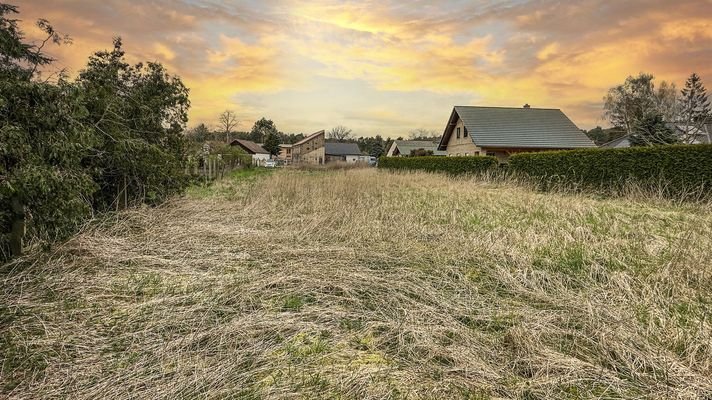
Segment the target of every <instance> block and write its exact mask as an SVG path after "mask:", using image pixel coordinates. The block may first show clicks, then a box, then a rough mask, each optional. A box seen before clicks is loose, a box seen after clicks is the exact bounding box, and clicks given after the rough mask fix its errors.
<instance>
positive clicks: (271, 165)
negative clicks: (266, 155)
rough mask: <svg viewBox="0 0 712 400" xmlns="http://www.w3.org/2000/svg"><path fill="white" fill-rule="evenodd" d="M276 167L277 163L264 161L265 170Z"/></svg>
mask: <svg viewBox="0 0 712 400" xmlns="http://www.w3.org/2000/svg"><path fill="white" fill-rule="evenodd" d="M276 166H277V161H275V160H267V161H265V168H275V167H276Z"/></svg>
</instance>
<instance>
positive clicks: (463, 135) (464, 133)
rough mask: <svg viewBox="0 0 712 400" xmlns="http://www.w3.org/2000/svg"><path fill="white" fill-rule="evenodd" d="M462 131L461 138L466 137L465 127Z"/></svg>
mask: <svg viewBox="0 0 712 400" xmlns="http://www.w3.org/2000/svg"><path fill="white" fill-rule="evenodd" d="M462 129H463V130H462V137H467V127H464V128H462Z"/></svg>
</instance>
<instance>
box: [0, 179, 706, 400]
mask: <svg viewBox="0 0 712 400" xmlns="http://www.w3.org/2000/svg"><path fill="white" fill-rule="evenodd" d="M0 279H2V292H1V294H0V354H1V357H2V370H1V371H0V373H1V375H0V398H10V399H16V398H17V399H35V398H71V399H103V398H108V399H128V398H145V399H159V398H164V399H179V398H180V399H182V398H185V399H222V398H233V399H261V398H289V399H301V398H304V399H307V398H308V399H311V398H328V399H362V398H365V399H404V398H409V399H416V398H428V399H462V398H469V399H490V398H493V399H495V398H518V399H549V398H560V399H576V398H581V399H583V398H595V399H610V398H681V399H710V398H712V320H711V319H712V315H710V312H711V311H712V207H710V205H709V204H674V203H672V202H666V201H663V200H655V199H645V198H617V199H611V198H608V199H607V198H597V197H595V196H583V195H566V194H545V193H537V192H536V191H533V190H531V189H529V188H527V187H526V186H523V185H515V184H510V183H496V182H486V181H481V180H480V181H477V180H473V179H467V178H446V177H444V176H440V175H429V174H422V173H403V174H393V173H388V172H383V171H377V170H373V169H362V170H343V171H312V172H310V171H289V170H284V171H277V172H274V173H261V174H255V173H254V172H242V173H238V174H235V176H233V177H231V178H229V179H225V180H224V181H222V182H218V183H216V184H215V185H214V186H212V187H210V188H193V189H191V190H190V191H189V193H188V194H187V195H186V196H184V197H183V198H180V199H175V200H173V201H171V202H170V203H168V204H166V205H164V206H162V207H159V208H154V209H149V208H143V209H139V210H132V211H127V212H123V213H121V214H119V215H116V216H112V217H108V218H105V219H103V220H102V221H95V222H94V223H93V224H91V225H90V226H89V227H87V228H86V229H85V230H84V231H83V232H82V233H81V234H79V235H77V236H76V237H74V238H73V239H72V240H70V241H68V242H66V243H64V244H62V245H60V246H57V247H55V248H54V249H52V251H50V252H45V253H40V252H36V253H35V254H31V255H30V256H28V257H26V258H25V259H23V260H20V261H18V262H15V263H13V264H9V265H6V266H5V267H3V271H2V275H0Z"/></svg>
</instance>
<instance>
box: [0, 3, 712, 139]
mask: <svg viewBox="0 0 712 400" xmlns="http://www.w3.org/2000/svg"><path fill="white" fill-rule="evenodd" d="M6 1H9V2H10V3H12V4H15V5H17V6H19V8H20V15H19V18H20V19H22V20H23V21H22V23H21V26H22V28H23V30H24V31H25V34H26V36H27V37H28V39H33V40H34V39H37V38H39V36H37V35H38V31H37V29H36V28H35V27H34V25H33V24H34V21H35V20H36V19H37V18H45V19H48V20H49V21H50V22H51V23H52V24H53V25H54V27H55V28H56V29H57V30H58V31H60V32H61V33H64V34H68V35H70V36H71V37H72V39H73V43H72V44H71V45H63V46H60V47H51V48H47V50H48V51H47V52H48V53H49V54H50V55H52V56H53V57H55V58H56V59H57V62H56V64H55V67H56V68H65V69H66V70H67V71H68V72H69V73H70V75H75V74H76V73H78V72H79V71H80V70H81V69H82V68H83V67H84V66H85V65H86V61H87V58H88V57H89V55H90V54H91V53H92V52H95V51H97V50H105V49H109V48H111V43H112V38H113V37H115V36H120V37H121V38H122V39H123V43H124V49H125V50H126V52H127V56H128V59H129V61H132V62H138V61H159V62H161V63H162V64H164V65H165V66H166V67H167V68H168V70H169V72H171V73H172V74H176V75H178V76H180V77H181V79H182V80H183V82H184V83H185V84H186V86H188V87H189V88H190V99H191V111H190V121H189V126H195V125H197V124H198V123H206V124H208V125H209V126H212V127H217V125H218V124H217V118H218V115H219V114H220V113H221V112H222V111H224V110H233V111H235V112H236V113H237V115H238V119H239V120H240V125H239V127H238V129H239V130H249V129H250V128H251V126H252V124H253V123H254V121H255V120H257V119H259V118H261V117H266V118H269V119H272V120H273V121H274V122H275V123H276V125H277V127H278V129H279V130H281V131H283V132H287V133H300V132H301V133H311V132H316V131H319V130H321V129H325V130H328V129H330V128H332V127H334V126H336V125H344V126H346V127H348V128H351V129H352V130H353V132H354V134H356V136H373V135H376V134H380V135H382V136H385V137H398V136H404V137H405V136H407V135H408V132H409V131H411V130H413V129H416V128H424V129H428V130H434V131H436V132H438V133H441V132H442V131H443V130H444V128H445V124H446V123H447V119H448V117H449V116H450V112H451V110H452V107H453V106H454V105H484V106H507V107H521V106H522V105H524V104H525V103H528V104H531V105H532V107H542V108H560V109H562V110H563V111H564V113H566V114H567V115H568V116H569V118H570V119H571V120H572V121H573V122H574V123H575V124H576V125H577V126H579V127H580V128H582V129H590V128H592V127H595V126H597V125H601V126H607V125H608V124H607V123H606V121H605V120H603V118H602V102H603V101H602V99H603V96H604V95H605V93H606V91H607V90H608V88H610V87H612V86H614V85H616V84H619V83H622V82H623V81H624V80H625V78H626V77H627V76H628V75H634V74H638V73H639V72H642V71H644V72H649V73H653V74H654V75H655V76H656V81H661V80H667V81H672V82H674V83H676V84H677V85H678V87H681V86H682V85H683V84H684V81H685V79H686V78H687V77H688V76H689V75H690V74H691V73H692V72H696V73H698V74H699V75H700V76H701V77H702V79H703V81H704V82H706V83H707V86H708V87H709V88H710V90H712V0H677V1H672V0H628V1H618V0H611V1H604V0H581V1H552V0H510V1H498V2H495V1H481V0H470V1H463V0H449V1H409V2H405V1H397V0H379V1H371V0H367V1H335V0H315V1H293V0H263V1H255V0H246V1H217V0H140V1H134V0H101V1H90V0H86V1H79V0H15V1H14V2H13V1H12V0H6Z"/></svg>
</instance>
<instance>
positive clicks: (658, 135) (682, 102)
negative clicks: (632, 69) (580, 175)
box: [587, 73, 712, 146]
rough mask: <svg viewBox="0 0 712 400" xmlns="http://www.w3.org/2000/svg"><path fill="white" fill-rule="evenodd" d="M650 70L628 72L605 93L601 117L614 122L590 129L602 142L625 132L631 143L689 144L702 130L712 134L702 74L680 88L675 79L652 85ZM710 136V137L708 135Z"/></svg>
mask: <svg viewBox="0 0 712 400" xmlns="http://www.w3.org/2000/svg"><path fill="white" fill-rule="evenodd" d="M654 80H655V77H654V76H653V75H652V74H648V73H641V74H639V75H638V76H629V77H628V78H627V79H626V80H625V82H624V83H622V84H620V85H617V86H615V87H613V88H611V89H610V90H609V91H608V93H607V94H606V96H605V97H604V106H603V108H604V117H605V118H606V120H608V122H610V124H611V125H612V126H613V128H611V129H607V130H604V129H602V128H600V127H597V128H595V129H592V130H590V131H589V132H587V133H588V135H589V137H590V138H591V139H592V140H594V141H595V142H596V143H597V144H602V143H605V142H607V141H610V140H614V139H616V138H618V137H621V136H624V135H628V137H629V140H630V143H631V145H633V146H650V145H661V144H675V143H681V144H692V143H695V142H697V141H699V136H700V135H702V134H707V135H712V131H710V130H711V129H712V127H710V125H711V124H712V111H711V108H710V98H709V96H708V95H707V90H706V88H705V86H704V84H703V82H702V78H700V76H699V75H697V74H696V73H692V74H691V75H690V77H689V78H688V79H687V81H686V82H685V86H684V87H683V88H682V90H680V91H678V90H677V87H676V86H675V84H674V83H670V82H666V81H662V82H660V84H659V85H658V86H656V85H655V82H654ZM710 139H712V137H710Z"/></svg>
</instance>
